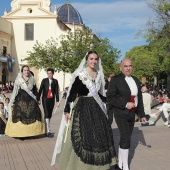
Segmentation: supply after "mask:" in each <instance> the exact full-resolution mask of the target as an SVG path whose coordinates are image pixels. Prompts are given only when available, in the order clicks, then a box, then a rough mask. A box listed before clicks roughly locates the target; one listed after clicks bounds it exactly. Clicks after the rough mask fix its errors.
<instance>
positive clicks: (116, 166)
mask: <svg viewBox="0 0 170 170" xmlns="http://www.w3.org/2000/svg"><path fill="white" fill-rule="evenodd" d="M114 169H115V170H122V169H121V168H119V166H118V165H117V164H116V165H115V167H114Z"/></svg>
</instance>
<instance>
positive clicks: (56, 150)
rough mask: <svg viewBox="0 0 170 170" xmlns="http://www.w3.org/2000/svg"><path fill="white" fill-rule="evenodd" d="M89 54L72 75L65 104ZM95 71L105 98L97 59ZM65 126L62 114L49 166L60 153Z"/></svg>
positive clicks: (100, 67)
mask: <svg viewBox="0 0 170 170" xmlns="http://www.w3.org/2000/svg"><path fill="white" fill-rule="evenodd" d="M88 54H89V53H86V55H85V57H84V58H83V60H82V61H81V63H80V65H79V67H78V68H77V69H76V70H75V71H74V73H73V74H72V80H71V82H70V85H69V89H68V92H67V97H66V102H67V98H68V96H69V95H70V90H71V88H72V85H73V83H74V81H75V79H76V77H77V76H78V75H79V72H80V71H82V70H83V69H84V68H86V56H87V55H88ZM95 69H96V71H97V72H98V74H99V75H100V77H101V81H102V83H101V87H100V90H99V93H100V94H101V95H102V96H106V93H105V80H104V74H103V67H102V65H101V59H100V58H99V60H98V63H97V65H96V67H95ZM65 126H66V120H65V115H64V114H63V116H62V119H61V123H60V128H59V132H58V136H57V140H56V145H55V148H54V152H53V157H52V162H51V166H53V165H54V164H55V160H56V156H57V154H59V153H60V152H61V146H62V141H63V135H64V129H65Z"/></svg>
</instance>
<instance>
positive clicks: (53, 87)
mask: <svg viewBox="0 0 170 170" xmlns="http://www.w3.org/2000/svg"><path fill="white" fill-rule="evenodd" d="M53 75H54V70H53V69H51V68H48V69H47V78H44V79H43V80H42V81H41V85H40V89H39V92H38V102H39V104H41V102H40V97H41V94H42V104H43V109H44V115H45V125H46V135H47V137H52V134H51V131H50V120H51V117H52V112H53V109H54V104H55V99H56V107H59V85H58V81H57V80H56V79H54V78H53Z"/></svg>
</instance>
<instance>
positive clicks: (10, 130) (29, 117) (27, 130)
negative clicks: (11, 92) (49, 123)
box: [5, 89, 45, 137]
mask: <svg viewBox="0 0 170 170" xmlns="http://www.w3.org/2000/svg"><path fill="white" fill-rule="evenodd" d="M44 133H45V128H44V120H43V118H42V114H41V110H40V108H39V106H38V103H37V101H36V100H35V99H33V98H32V97H31V96H30V95H29V94H28V93H27V92H26V91H25V90H22V89H20V90H19V91H18V94H17V96H16V98H15V103H14V106H13V109H12V119H11V120H10V121H8V122H7V126H6V130H5V134H6V135H7V136H11V137H29V136H37V135H41V134H44Z"/></svg>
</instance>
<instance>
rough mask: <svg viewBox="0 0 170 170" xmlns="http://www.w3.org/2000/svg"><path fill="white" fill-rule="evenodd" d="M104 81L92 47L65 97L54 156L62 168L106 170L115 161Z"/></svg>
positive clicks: (76, 71)
mask: <svg viewBox="0 0 170 170" xmlns="http://www.w3.org/2000/svg"><path fill="white" fill-rule="evenodd" d="M104 85H105V81H104V75H103V69H102V66H101V60H100V58H99V56H98V54H97V52H95V51H89V52H88V53H87V54H86V55H85V57H84V59H83V60H82V62H81V63H80V65H79V67H78V68H77V69H76V70H75V72H74V73H73V77H72V81H71V84H70V86H69V89H68V93H67V97H66V104H65V108H64V112H65V114H63V117H62V120H61V124H60V129H59V132H58V137H57V141H56V146H55V149H54V153H53V158H52V165H54V164H55V161H57V165H59V168H60V170H80V169H84V170H85V169H86V170H87V169H88V170H106V169H110V167H111V166H112V165H116V155H115V149H114V142H113V135H112V129H111V126H110V124H109V123H108V120H107V112H106V106H105V105H104V103H103V102H106V101H105V99H106V98H105V97H106V96H105V88H104ZM72 102H74V104H71V105H70V103H72ZM67 123H68V125H69V126H67V127H69V128H67V130H66V125H67Z"/></svg>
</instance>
